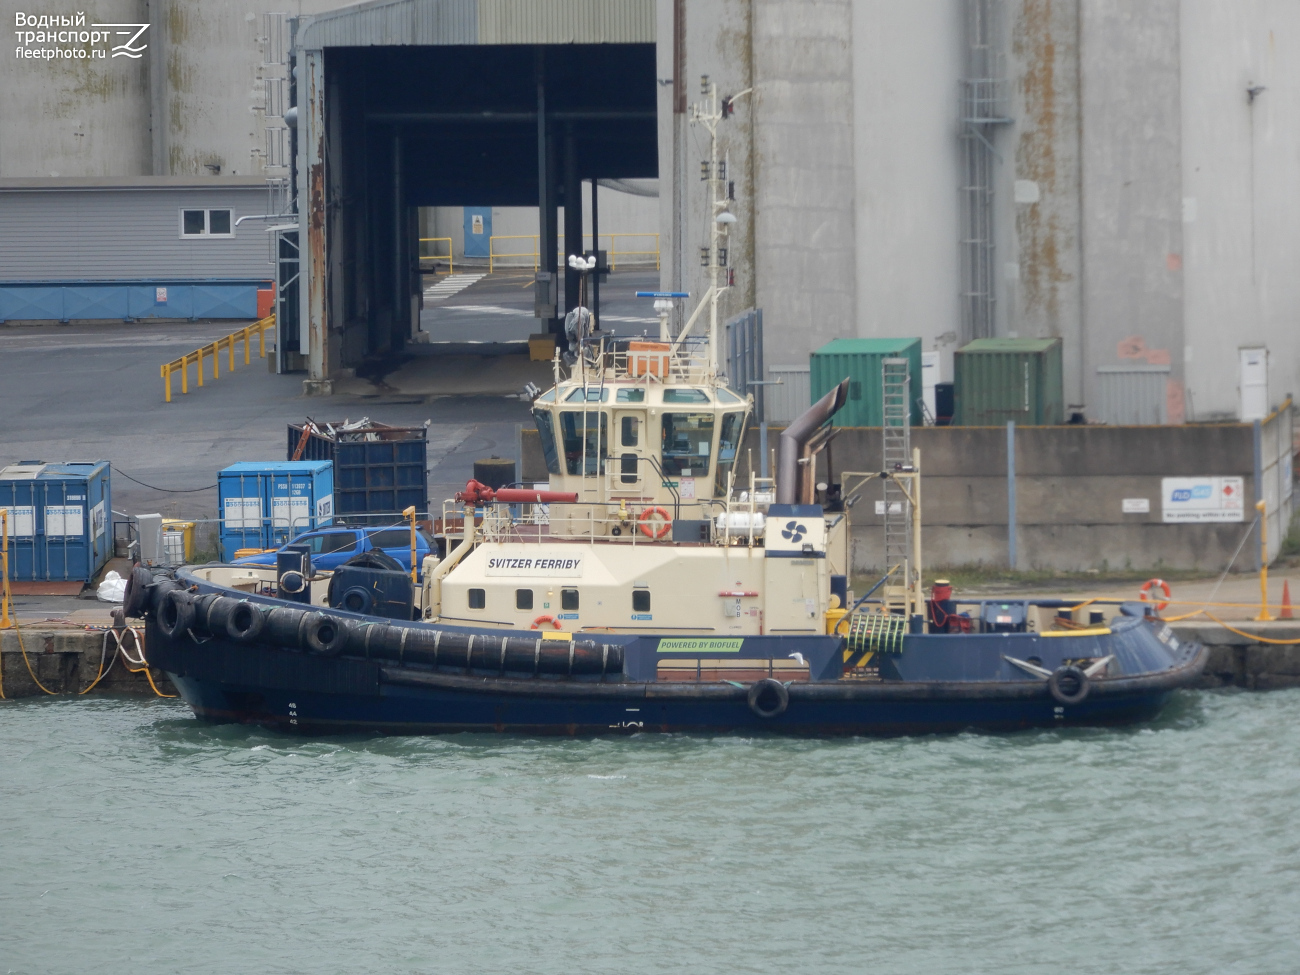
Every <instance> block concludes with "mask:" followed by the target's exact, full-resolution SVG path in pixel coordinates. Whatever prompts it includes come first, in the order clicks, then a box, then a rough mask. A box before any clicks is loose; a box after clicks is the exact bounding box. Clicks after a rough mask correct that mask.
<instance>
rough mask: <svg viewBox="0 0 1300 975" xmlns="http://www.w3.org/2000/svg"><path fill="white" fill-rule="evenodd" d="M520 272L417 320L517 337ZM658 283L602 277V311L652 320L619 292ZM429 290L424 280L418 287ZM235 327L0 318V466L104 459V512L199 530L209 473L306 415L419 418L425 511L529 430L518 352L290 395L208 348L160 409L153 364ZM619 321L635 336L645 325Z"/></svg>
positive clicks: (210, 495)
mask: <svg viewBox="0 0 1300 975" xmlns="http://www.w3.org/2000/svg"><path fill="white" fill-rule="evenodd" d="M525 281H528V282H531V273H529V274H528V275H527V276H525V275H523V274H520V273H512V274H502V275H490V276H487V277H484V278H481V279H477V280H475V281H474V282H472V283H471V284H470V285H469V286H468V287H467V288H465V289H464V290H460V291H456V292H455V293H454V294H453V295H451V296H450V297H448V298H446V299H443V300H439V301H432V302H427V305H428V307H427V309H426V311H425V312H424V317H425V320H426V321H429V322H431V323H432V325H433V328H434V329H435V332H434V334H435V335H438V336H440V337H441V338H446V339H448V340H449V341H451V340H455V341H460V342H463V341H466V340H467V338H472V337H473V336H476V335H478V336H482V335H486V334H501V335H508V336H514V335H522V336H523V338H524V339H525V340H526V338H527V335H528V334H529V333H530V332H534V331H537V328H538V322H537V320H536V319H534V318H532V317H531V314H532V290H531V288H527V287H523V286H521V285H522V283H524V282H525ZM657 281H658V275H657V273H655V272H653V271H649V272H641V271H638V272H627V273H622V272H621V273H619V274H617V275H613V276H611V279H610V283H608V284H607V285H606V286H605V287H604V288H603V289H602V299H603V300H602V305H603V306H604V307H605V309H606V310H607V311H608V313H609V314H610V315H612V316H617V317H618V318H620V319H622V318H638V319H642V318H644V319H647V321H649V320H652V319H651V316H649V315H647V314H646V313H645V308H646V306H648V304H649V303H648V302H646V301H644V300H639V299H636V298H634V297H633V295H632V292H634V291H636V290H638V289H652V288H654V287H656V286H657ZM435 283H436V282H435V279H433V278H432V277H430V278H429V279H427V280H426V286H427V287H432V286H433V285H434V284H435ZM501 309H505V311H502V310H501ZM638 311H639V312H640V314H639V315H638V314H637V313H638ZM242 324H243V323H241V322H232V321H209V322H194V323H190V322H180V323H176V322H171V323H156V322H138V323H124V322H105V323H97V324H91V325H56V324H49V325H41V326H19V325H0V466H4V465H7V464H11V463H16V462H18V461H22V460H44V461H48V462H51V463H56V462H65V461H72V460H107V461H109V462H110V463H111V464H112V465H113V480H112V491H113V508H114V510H116V511H118V512H126V513H129V514H133V515H134V514H143V513H151V512H157V513H160V514H162V515H163V516H164V517H169V518H171V517H174V518H183V519H187V520H197V521H204V520H205V519H206V520H209V524H211V523H213V522H212V521H211V520H212V519H215V518H216V512H217V495H216V482H217V472H218V471H219V470H221V469H222V468H224V467H226V466H228V465H230V464H233V463H235V462H237V461H259V460H265V461H275V460H283V459H284V458H285V453H286V445H287V435H288V434H287V426H288V424H289V423H293V422H301V421H302V420H303V418H304V417H305V416H311V417H313V418H314V419H316V420H317V421H337V420H342V419H345V418H346V419H353V420H355V419H357V418H359V417H361V416H368V417H370V418H371V419H372V420H377V421H380V422H382V423H388V424H392V425H395V426H416V425H420V424H423V423H424V422H425V421H426V420H427V421H429V468H428V474H429V497H430V501H431V504H432V506H433V507H434V508H435V509H437V508H438V506H439V503H440V501H441V499H443V498H445V497H448V496H450V495H451V494H452V493H453V492H454V491H455V490H457V488H459V487H460V486H462V485H463V484H464V483H465V481H466V480H467V479H468V478H469V476H470V474H471V473H472V470H473V463H474V460H475V459H477V458H483V457H488V456H491V455H492V454H496V455H498V456H501V457H513V456H514V453H515V442H516V427H517V425H519V424H530V423H531V418H530V415H529V413H528V409H527V406H526V404H525V403H524V402H522V401H521V399H520V398H519V392H520V390H521V389H522V386H523V384H524V382H526V381H530V380H536V381H538V382H539V385H545V384H547V383H548V382H549V376H550V366H549V365H548V364H545V363H529V362H528V361H527V356H526V355H521V354H515V355H506V356H496V355H474V354H468V355H467V354H463V350H456V349H453V348H452V347H450V346H444V345H440V344H438V343H433V344H430V345H426V346H422V347H419V346H417V347H414V348H413V349H412V350H410V351H408V352H405V353H402V354H400V355H397V356H393V357H391V358H389V359H387V360H384V361H382V362H378V363H373V364H370V365H369V367H368V368H365V369H362V370H361V373H362V375H361V376H359V377H356V378H352V379H344V380H341V381H340V382H338V383H336V386H335V389H336V393H335V395H333V396H330V397H305V396H303V392H302V380H303V374H301V373H291V374H285V375H276V374H274V373H272V372H270V371H269V370H268V368H267V363H266V361H264V360H262V359H260V358H258V357H257V354H256V349H254V352H253V360H252V363H251V364H250V365H247V366H246V365H244V364H243V356H242V349H241V350H239V352H238V353H237V355H236V368H235V370H234V372H233V373H232V372H230V371H229V370H228V369H227V365H228V360H227V358H226V356H224V355H223V357H222V362H221V368H220V372H221V375H220V378H218V379H216V380H215V381H214V380H212V379H211V378H210V377H211V372H210V371H209V372H208V374H207V375H208V377H209V378H208V379H207V380H206V382H205V384H204V386H203V387H202V388H199V387H198V386H197V384H196V383H195V381H194V374H193V372H192V371H191V374H190V391H189V393H188V394H181V393H180V391H179V383H176V384H175V386H174V388H173V395H172V402H171V403H166V402H164V398H163V383H162V379H161V377H160V374H159V368H160V366H161V364H162V363H164V362H166V361H168V360H171V359H174V358H177V357H179V356H180V355H182V354H184V353H186V352H189V351H192V350H194V349H196V348H198V347H200V346H202V345H205V344H207V343H209V342H211V341H213V340H214V339H216V338H218V337H220V336H222V335H226V334H229V333H230V332H231V331H233V330H234V329H235V328H236V327H239V326H241V325H242ZM611 324H613V323H611ZM618 324H619V325H621V326H623V327H627V328H629V329H631V328H636V330H637V331H638V332H640V331H641V330H642V329H644V328H647V327H649V326H648V325H647V324H646V323H645V322H642V321H636V322H632V321H621V322H619V323H618ZM438 330H441V331H438ZM494 330H495V331H494ZM457 353H461V354H457ZM209 370H210V367H209ZM200 537H201V538H202V531H201V532H200Z"/></svg>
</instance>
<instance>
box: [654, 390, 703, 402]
mask: <svg viewBox="0 0 1300 975" xmlns="http://www.w3.org/2000/svg"><path fill="white" fill-rule="evenodd" d="M708 401H709V394H708V393H706V392H705V391H704V390H702V389H665V390H664V402H665V403H707V402H708Z"/></svg>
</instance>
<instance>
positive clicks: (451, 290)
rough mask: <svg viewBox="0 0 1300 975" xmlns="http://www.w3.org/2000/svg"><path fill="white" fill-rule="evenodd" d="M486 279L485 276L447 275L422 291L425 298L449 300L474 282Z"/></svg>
mask: <svg viewBox="0 0 1300 975" xmlns="http://www.w3.org/2000/svg"><path fill="white" fill-rule="evenodd" d="M485 277H487V275H486V274H449V275H447V276H446V277H445V278H443V279H442V280H441V281H439V282H438V283H437V284H435V285H434V286H433V287H432V288H425V289H424V296H425V297H426V298H450V297H451V296H452V295H454V294H457V293H459V292H461V291H464V290H465V289H466V288H468V287H469V286H470V285H471V284H473V283H474V282H475V281H479V280H481V279H482V278H485Z"/></svg>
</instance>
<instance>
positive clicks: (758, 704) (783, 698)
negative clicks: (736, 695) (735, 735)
mask: <svg viewBox="0 0 1300 975" xmlns="http://www.w3.org/2000/svg"><path fill="white" fill-rule="evenodd" d="M789 706H790V691H789V689H787V688H786V686H785V685H784V684H782V683H781V682H780V681H779V680H774V679H773V678H771V677H764V678H763V679H762V680H758V681H754V683H753V684H752V685H750V688H749V709H750V710H751V711H753V712H754V713H755V714H756V715H758V716H759V717H760V718H775V717H776V716H777V715H778V714H781V713H782V712H784V711H785V709H786V708H788V707H789Z"/></svg>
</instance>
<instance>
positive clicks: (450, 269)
mask: <svg viewBox="0 0 1300 975" xmlns="http://www.w3.org/2000/svg"><path fill="white" fill-rule="evenodd" d="M444 241H445V242H446V244H447V253H446V254H421V255H420V257H419V260H421V261H426V260H427V261H443V260H445V261H446V262H447V273H448V274H455V273H456V264H455V257H456V248H455V247H454V246H453V242H452V239H451V238H450V237H421V238H420V243H421V244H440V243H443V242H444Z"/></svg>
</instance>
